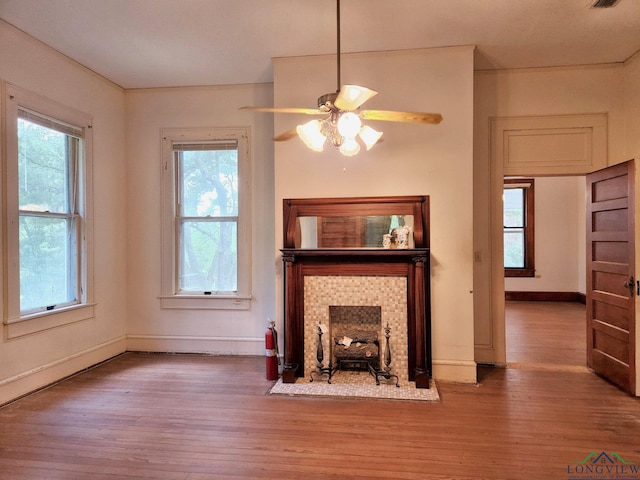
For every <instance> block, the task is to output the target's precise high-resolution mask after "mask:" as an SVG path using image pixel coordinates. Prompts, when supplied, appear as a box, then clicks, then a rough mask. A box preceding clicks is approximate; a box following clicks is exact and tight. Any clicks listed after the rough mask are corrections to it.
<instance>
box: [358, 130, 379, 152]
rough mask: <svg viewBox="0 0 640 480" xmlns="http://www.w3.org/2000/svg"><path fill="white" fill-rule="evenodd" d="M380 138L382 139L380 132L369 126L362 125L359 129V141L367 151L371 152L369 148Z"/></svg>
mask: <svg viewBox="0 0 640 480" xmlns="http://www.w3.org/2000/svg"><path fill="white" fill-rule="evenodd" d="M380 137H382V132H379V131H377V130H376V129H375V128H371V127H370V126H369V125H363V126H362V128H361V129H360V140H362V141H363V142H364V144H365V146H366V147H367V150H371V147H373V146H374V145H375V144H376V143H377V142H378V140H380Z"/></svg>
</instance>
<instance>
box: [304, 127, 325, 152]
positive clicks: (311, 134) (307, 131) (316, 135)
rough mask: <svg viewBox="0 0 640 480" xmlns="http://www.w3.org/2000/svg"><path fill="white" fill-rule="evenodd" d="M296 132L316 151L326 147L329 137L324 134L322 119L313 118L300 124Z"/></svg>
mask: <svg viewBox="0 0 640 480" xmlns="http://www.w3.org/2000/svg"><path fill="white" fill-rule="evenodd" d="M296 132H297V133H298V136H299V137H300V139H301V140H302V141H303V142H304V144H305V145H306V146H307V147H309V148H310V149H311V150H313V151H314V152H321V151H322V150H323V149H324V142H325V141H326V139H327V137H325V136H324V135H323V134H322V122H320V120H311V121H310V122H307V123H305V124H303V125H298V126H297V127H296Z"/></svg>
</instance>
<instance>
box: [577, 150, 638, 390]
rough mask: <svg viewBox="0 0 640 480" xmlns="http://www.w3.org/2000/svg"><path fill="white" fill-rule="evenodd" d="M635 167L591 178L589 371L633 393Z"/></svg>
mask: <svg viewBox="0 0 640 480" xmlns="http://www.w3.org/2000/svg"><path fill="white" fill-rule="evenodd" d="M634 266H635V239H634V163H633V161H629V162H625V163H621V164H618V165H614V166H612V167H608V168H605V169H603V170H599V171H597V172H594V173H591V174H589V175H587V273H586V275H587V365H588V366H589V367H590V368H592V369H593V370H594V371H595V372H596V373H597V374H598V375H601V376H602V377H604V378H606V379H607V380H609V381H611V382H613V383H615V384H616V385H618V386H619V387H620V388H622V389H623V390H626V391H627V392H630V393H635V323H636V320H635V298H634V296H635V295H636V294H637V289H638V288H639V285H640V284H637V283H636V282H637V280H636V278H635V277H636V275H635V272H634Z"/></svg>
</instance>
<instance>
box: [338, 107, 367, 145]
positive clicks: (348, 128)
mask: <svg viewBox="0 0 640 480" xmlns="http://www.w3.org/2000/svg"><path fill="white" fill-rule="evenodd" d="M361 126H362V121H361V120H360V117H359V116H358V115H356V114H355V113H353V112H346V113H343V114H341V115H340V118H338V125H337V127H338V132H339V133H340V135H342V136H343V137H344V138H351V139H353V138H356V136H357V135H358V132H360V127H361Z"/></svg>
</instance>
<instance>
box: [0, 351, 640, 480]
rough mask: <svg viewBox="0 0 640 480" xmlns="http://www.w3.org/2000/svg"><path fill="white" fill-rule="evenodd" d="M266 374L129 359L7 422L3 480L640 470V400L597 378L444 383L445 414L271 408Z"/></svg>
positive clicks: (382, 408) (373, 405)
mask: <svg viewBox="0 0 640 480" xmlns="http://www.w3.org/2000/svg"><path fill="white" fill-rule="evenodd" d="M264 370H265V369H264V358H262V357H215V356H200V355H148V354H135V353H128V354H124V355H121V356H119V357H116V358H115V359H113V360H111V361H109V362H106V363H104V364H103V365H100V366H99V367H96V368H94V369H91V370H89V371H87V372H85V373H82V374H80V375H77V376H75V377H73V378H70V379H67V380H65V381H64V382H61V383H59V384H58V385H55V386H53V387H51V388H48V389H46V390H43V391H41V392H38V393H36V394H33V395H31V396H28V397H25V398H23V399H20V400H18V401H16V402H14V403H12V404H9V405H7V406H5V407H4V408H1V409H0V478H1V479H2V480H5V479H11V480H26V479H29V480H32V479H38V480H40V479H47V480H57V479H71V480H80V479H82V480H87V479H90V480H94V479H95V480H107V479H109V480H115V479H123V480H131V479H166V480H174V479H177V480H205V479H243V478H247V479H254V478H255V479H325V478H339V479H459V480H477V479H567V478H568V473H567V468H568V465H573V464H575V463H576V462H579V461H581V460H583V459H584V458H585V457H586V456H587V455H588V454H589V453H590V452H592V451H597V452H601V451H606V452H611V451H615V452H617V453H618V454H619V455H620V456H621V457H622V458H623V459H624V460H626V461H628V462H635V463H640V401H639V400H638V399H636V398H632V397H630V396H628V395H626V394H624V393H622V392H621V391H619V390H618V389H617V388H616V387H614V386H612V385H610V384H609V383H607V382H605V381H603V380H602V379H600V378H599V377H597V376H596V375H594V374H592V373H588V372H586V370H585V371H580V372H575V371H534V370H528V369H519V368H508V369H501V368H490V367H484V368H480V370H479V384H478V385H459V384H450V383H444V382H438V388H439V391H440V395H441V398H442V401H441V402H440V403H429V402H411V401H394V400H363V399H348V398H300V397H282V396H270V395H268V393H267V392H268V390H269V388H270V386H271V385H272V382H270V381H267V380H265V374H264ZM585 372H586V373H585ZM639 478H640V476H639Z"/></svg>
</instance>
